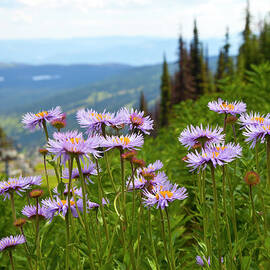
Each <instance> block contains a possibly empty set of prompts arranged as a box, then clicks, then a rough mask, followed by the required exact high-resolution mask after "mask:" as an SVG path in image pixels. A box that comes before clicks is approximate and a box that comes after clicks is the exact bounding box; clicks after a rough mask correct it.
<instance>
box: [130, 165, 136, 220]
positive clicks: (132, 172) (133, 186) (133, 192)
mask: <svg viewBox="0 0 270 270" xmlns="http://www.w3.org/2000/svg"><path fill="white" fill-rule="evenodd" d="M130 166H131V181H132V224H133V220H134V216H135V185H134V173H135V170H134V166H133V163H132V162H130Z"/></svg>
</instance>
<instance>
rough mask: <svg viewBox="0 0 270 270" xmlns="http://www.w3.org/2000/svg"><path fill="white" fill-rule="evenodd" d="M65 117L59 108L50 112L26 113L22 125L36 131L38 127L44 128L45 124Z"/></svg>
mask: <svg viewBox="0 0 270 270" xmlns="http://www.w3.org/2000/svg"><path fill="white" fill-rule="evenodd" d="M62 117H63V113H62V109H61V107H59V106H57V107H56V108H54V109H51V110H48V111H42V112H39V113H36V114H35V113H26V114H25V115H24V116H23V118H22V123H23V124H24V127H25V128H28V129H29V130H31V131H34V130H35V128H36V127H38V128H42V125H43V123H44V122H45V121H46V122H51V121H53V120H56V119H59V118H62Z"/></svg>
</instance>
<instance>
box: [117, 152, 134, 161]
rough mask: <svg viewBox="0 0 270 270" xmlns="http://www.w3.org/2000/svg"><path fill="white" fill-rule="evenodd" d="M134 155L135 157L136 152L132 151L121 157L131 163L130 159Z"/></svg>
mask: <svg viewBox="0 0 270 270" xmlns="http://www.w3.org/2000/svg"><path fill="white" fill-rule="evenodd" d="M136 155H137V151H135V150H132V151H128V152H126V153H124V154H122V155H121V157H122V158H123V159H127V160H130V161H131V160H132V158H133V157H135V156H136Z"/></svg>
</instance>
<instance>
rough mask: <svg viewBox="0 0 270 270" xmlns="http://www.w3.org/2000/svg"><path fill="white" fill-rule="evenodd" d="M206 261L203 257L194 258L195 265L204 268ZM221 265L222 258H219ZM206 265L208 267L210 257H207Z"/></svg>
mask: <svg viewBox="0 0 270 270" xmlns="http://www.w3.org/2000/svg"><path fill="white" fill-rule="evenodd" d="M205 261H206V258H205V256H203V259H202V257H201V256H196V263H197V264H198V265H200V266H202V267H203V266H204V262H205ZM221 263H223V257H221ZM207 264H208V265H209V266H210V257H208V260H207Z"/></svg>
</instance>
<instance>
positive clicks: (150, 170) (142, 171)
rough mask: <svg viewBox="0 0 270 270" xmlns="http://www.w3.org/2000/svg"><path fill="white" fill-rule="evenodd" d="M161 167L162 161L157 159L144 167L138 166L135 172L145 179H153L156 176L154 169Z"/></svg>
mask: <svg viewBox="0 0 270 270" xmlns="http://www.w3.org/2000/svg"><path fill="white" fill-rule="evenodd" d="M162 167H163V163H162V162H161V161H160V160H157V161H155V162H154V163H151V164H149V165H148V166H147V167H145V168H139V169H138V170H137V172H138V174H139V175H141V176H142V177H143V178H145V179H146V180H153V179H154V178H155V177H156V171H158V170H160V169H161V168H162Z"/></svg>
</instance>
